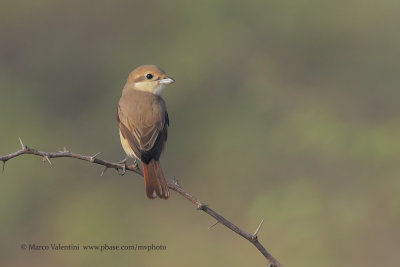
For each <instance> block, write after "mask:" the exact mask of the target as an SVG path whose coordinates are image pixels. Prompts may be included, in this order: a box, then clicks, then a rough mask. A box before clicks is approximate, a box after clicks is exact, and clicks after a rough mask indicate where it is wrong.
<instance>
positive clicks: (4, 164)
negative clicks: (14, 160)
mask: <svg viewBox="0 0 400 267" xmlns="http://www.w3.org/2000/svg"><path fill="white" fill-rule="evenodd" d="M5 166H6V161H5V160H3V171H2V172H4V167H5Z"/></svg>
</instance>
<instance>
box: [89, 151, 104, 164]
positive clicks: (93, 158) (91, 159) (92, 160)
mask: <svg viewBox="0 0 400 267" xmlns="http://www.w3.org/2000/svg"><path fill="white" fill-rule="evenodd" d="M100 154H101V152H97V153H96V154H94V155H93V156H91V157H90V162H94V160H95V159H96V157H97V156H98V155H100Z"/></svg>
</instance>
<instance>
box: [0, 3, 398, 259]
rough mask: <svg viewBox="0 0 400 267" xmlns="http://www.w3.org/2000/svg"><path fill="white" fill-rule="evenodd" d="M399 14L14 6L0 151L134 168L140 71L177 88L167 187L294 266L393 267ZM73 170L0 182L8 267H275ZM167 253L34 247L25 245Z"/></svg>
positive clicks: (313, 8)
mask: <svg viewBox="0 0 400 267" xmlns="http://www.w3.org/2000/svg"><path fill="white" fill-rule="evenodd" d="M399 3H400V2H398V1H394V0H392V1H390V0H386V1H380V2H376V1H361V0H350V1H339V2H332V1H316V0H302V1H294V0H293V1H261V0H259V1H255V0H254V1H253V0H250V1H210V0H205V1H197V2H195V1H160V0H159V1H154V0H151V1H125V0H121V1H49V0H39V1H10V0H4V1H2V8H1V9H0V36H1V42H0V111H1V120H2V131H0V154H6V153H10V152H12V151H15V150H17V149H19V144H18V137H19V136H20V137H21V138H22V140H23V141H24V142H25V143H26V144H27V145H29V146H32V147H35V148H39V149H42V150H47V151H56V150H59V149H62V148H63V147H64V146H66V147H67V148H68V149H70V150H72V151H75V152H80V153H84V154H89V155H90V154H94V153H96V152H98V151H101V152H102V154H101V157H103V158H105V159H109V160H120V159H122V158H123V157H124V153H123V150H122V148H121V145H120V143H119V136H118V130H117V127H118V126H117V123H116V121H115V112H116V105H117V103H118V100H119V97H120V94H121V90H122V87H123V85H124V83H125V79H126V77H127V75H128V73H129V72H130V71H131V70H132V69H133V68H135V67H137V66H139V65H142V64H157V65H160V66H161V67H162V68H164V69H165V70H166V72H167V73H168V74H169V75H171V76H172V77H174V78H175V79H176V81H177V82H176V83H175V84H174V85H172V86H169V87H168V88H167V89H166V90H165V92H164V98H165V99H166V101H167V106H168V110H169V114H170V119H171V127H170V134H169V141H168V148H167V151H166V153H165V154H164V156H163V158H162V164H163V166H164V170H165V173H166V174H167V176H168V177H170V178H172V177H177V178H178V179H179V180H180V182H181V184H182V185H183V186H184V187H185V188H186V189H187V190H188V191H189V192H191V193H192V194H194V195H195V196H198V197H199V198H200V199H201V200H203V201H205V202H206V203H208V204H210V205H211V206H212V207H213V208H215V209H216V210H217V211H220V212H221V213H222V214H223V215H224V216H226V217H227V218H229V219H231V220H232V221H233V222H235V223H237V224H238V225H239V226H240V227H243V228H244V229H245V230H247V231H254V229H255V228H256V227H257V225H258V223H259V221H260V220H261V218H265V222H264V226H263V228H262V229H261V231H260V237H259V238H260V240H261V242H262V243H263V244H264V245H265V246H266V248H267V249H268V250H269V251H270V252H271V253H272V254H273V255H274V256H275V257H276V258H277V259H279V260H280V261H281V262H282V263H284V264H285V265H286V266H337V265H339V264H340V265H346V266H376V265H379V266H380V265H385V266H386V265H387V266H395V265H396V264H398V260H399V258H398V253H397V249H398V248H399V247H400V204H399V203H400V180H399V176H400V164H399V155H400V139H399V136H400V119H399V114H400V105H399V104H398V102H399V99H400V91H399V84H400V75H399V71H400V67H399V63H398V58H399V55H400V34H399V31H398V29H399V26H400V17H399V15H398V14H399V13H398V11H399V8H400V4H399ZM101 170H102V169H101V168H100V167H98V166H92V165H90V164H87V163H84V162H79V161H76V160H69V159H58V160H53V165H52V166H51V167H49V166H48V165H47V164H41V162H40V159H38V158H33V157H29V156H24V157H20V158H17V159H14V160H12V161H10V162H8V163H7V165H6V168H5V172H4V173H3V174H2V175H1V186H0V196H1V197H0V210H1V213H0V224H1V226H2V227H1V228H0V236H1V237H2V238H1V242H0V265H1V266H27V265H29V266H44V265H46V266H53V265H56V266H89V265H90V266H98V265H105V266H132V265H133V266H165V265H167V266H189V265H190V266H265V259H264V258H263V257H262V255H261V254H260V253H259V252H258V251H256V250H255V249H254V248H253V247H252V246H251V244H249V243H248V242H247V241H245V240H242V239H241V238H240V237H239V236H235V235H234V234H232V233H231V232H229V231H228V230H226V229H224V228H223V227H222V226H220V225H217V226H216V227H214V228H213V229H212V230H207V227H208V226H209V225H211V224H212V223H213V220H212V218H210V217H208V216H206V215H204V214H202V213H200V212H198V211H196V210H195V209H194V207H193V206H192V205H191V204H190V203H189V202H187V201H186V200H184V199H182V198H181V197H179V196H178V195H176V194H174V193H173V194H172V198H171V200H168V201H159V200H155V201H149V200H147V199H146V197H145V194H144V186H143V182H142V179H141V178H140V177H137V175H134V174H132V173H129V174H127V175H125V176H123V177H120V176H118V175H117V174H116V173H115V172H113V171H111V170H109V171H108V172H106V174H105V175H104V176H102V177H100V176H99V174H100V172H101ZM52 242H56V243H62V244H70V243H72V244H76V243H79V244H81V245H83V244H100V245H101V244H104V243H107V244H110V245H118V244H120V245H125V244H128V245H130V244H136V243H137V244H151V243H154V244H164V245H166V246H167V250H166V251H163V252H149V253H147V252H132V251H131V252H128V251H122V252H102V253H100V252H85V251H82V250H81V251H78V252H77V251H64V252H34V251H30V252H29V251H23V250H21V249H20V245H21V244H22V243H36V244H48V243H52Z"/></svg>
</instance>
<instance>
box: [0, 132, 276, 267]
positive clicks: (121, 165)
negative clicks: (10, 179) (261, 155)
mask: <svg viewBox="0 0 400 267" xmlns="http://www.w3.org/2000/svg"><path fill="white" fill-rule="evenodd" d="M19 142H20V144H21V149H20V150H18V151H16V152H14V153H11V154H8V155H4V156H0V160H1V161H3V171H4V166H5V164H6V162H7V161H8V160H10V159H12V158H15V157H18V156H20V155H24V154H31V155H36V156H40V157H42V159H43V162H45V161H47V162H48V163H49V164H50V165H51V161H50V159H52V158H75V159H80V160H84V161H88V162H90V163H95V164H99V165H102V166H104V170H103V171H102V173H101V175H103V174H104V172H105V171H106V170H107V169H115V170H116V171H117V172H118V173H119V174H120V175H123V174H125V172H126V171H127V170H129V171H133V172H135V173H137V174H139V175H140V176H143V172H142V170H141V169H140V168H139V167H138V165H137V164H136V163H134V164H132V165H126V161H125V160H124V161H121V162H111V161H106V160H102V159H99V158H97V156H98V155H99V154H100V152H98V153H96V154H94V155H93V156H85V155H81V154H77V153H73V152H70V151H68V150H67V149H66V148H65V147H64V149H63V150H62V151H58V152H43V151H39V150H36V149H33V148H30V147H28V146H26V145H24V144H23V143H22V140H21V138H19ZM120 171H121V173H120ZM168 187H169V188H170V189H171V190H173V191H175V192H177V193H179V194H180V195H181V196H183V197H185V198H186V199H188V200H189V201H190V202H192V203H193V204H194V205H195V206H197V209H199V210H202V211H204V212H205V213H207V214H208V215H210V216H211V217H213V218H215V219H216V222H215V223H214V224H212V225H211V226H210V227H209V229H210V228H212V227H214V226H215V225H217V224H218V223H220V224H223V225H225V226H226V227H227V228H229V229H231V230H232V231H233V232H235V233H236V234H238V235H240V236H242V237H244V238H245V239H247V240H248V241H250V242H251V243H252V244H253V245H254V246H255V247H256V248H257V249H258V250H259V251H260V252H261V253H262V254H263V255H264V257H265V258H266V259H267V260H268V261H269V264H268V267H283V265H282V264H280V263H279V262H278V261H277V260H276V259H275V258H274V257H273V256H272V255H271V254H270V253H269V252H268V251H267V250H266V249H265V248H264V246H263V245H262V244H261V243H260V242H259V241H258V231H259V230H260V228H261V225H262V223H263V222H264V219H262V220H261V223H260V224H259V226H258V227H257V229H256V231H255V232H254V234H249V233H247V232H246V231H244V230H242V229H240V228H239V227H238V226H236V225H235V224H233V223H231V222H230V221H228V220H227V219H225V218H224V217H223V216H221V215H220V214H218V213H217V212H216V211H214V210H213V209H211V208H210V207H209V206H208V205H206V204H204V203H203V202H201V201H200V200H199V199H197V198H196V197H194V196H192V195H191V194H189V193H188V192H186V191H185V190H184V189H183V188H182V186H181V185H180V184H179V183H178V181H177V180H176V179H174V180H173V182H172V183H168Z"/></svg>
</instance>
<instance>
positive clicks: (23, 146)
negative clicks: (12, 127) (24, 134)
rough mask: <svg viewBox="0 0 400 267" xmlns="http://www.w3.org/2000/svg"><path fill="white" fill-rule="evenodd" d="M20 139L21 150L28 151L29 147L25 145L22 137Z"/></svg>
mask: <svg viewBox="0 0 400 267" xmlns="http://www.w3.org/2000/svg"><path fill="white" fill-rule="evenodd" d="M18 139H19V143H20V144H21V149H22V150H25V149H27V148H28V147H27V146H26V145H24V143H22V140H21V137H18Z"/></svg>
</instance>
